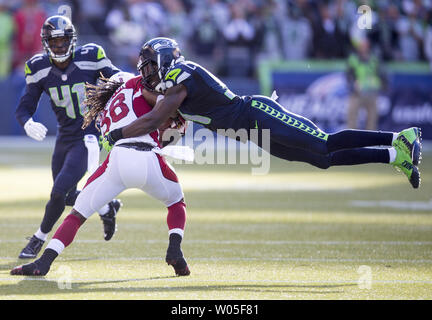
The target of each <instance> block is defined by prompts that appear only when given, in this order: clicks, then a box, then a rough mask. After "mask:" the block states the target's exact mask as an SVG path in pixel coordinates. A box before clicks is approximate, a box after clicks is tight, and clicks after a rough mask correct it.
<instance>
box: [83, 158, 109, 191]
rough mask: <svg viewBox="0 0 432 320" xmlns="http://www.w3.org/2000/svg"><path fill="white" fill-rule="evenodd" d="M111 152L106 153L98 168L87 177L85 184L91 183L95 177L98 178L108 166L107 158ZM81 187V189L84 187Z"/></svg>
mask: <svg viewBox="0 0 432 320" xmlns="http://www.w3.org/2000/svg"><path fill="white" fill-rule="evenodd" d="M110 155H111V153H108V156H107V158H106V159H105V161H104V162H103V163H102V164H101V165H100V166H99V168H97V169H96V171H95V172H94V173H93V174H92V175H91V176H90V177H89V178H88V180H87V182H86V184H85V186H84V188H85V187H87V185H88V184H90V183H92V182H93V181H95V180H96V179H97V178H99V177H100V176H101V175H102V174H103V173H104V172H105V171H106V168H107V166H108V163H109V158H110ZM84 188H83V189H84Z"/></svg>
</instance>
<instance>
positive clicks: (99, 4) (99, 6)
mask: <svg viewBox="0 0 432 320" xmlns="http://www.w3.org/2000/svg"><path fill="white" fill-rule="evenodd" d="M77 1H78V6H79V15H80V16H79V25H80V34H81V35H102V36H106V35H107V30H106V28H105V16H106V14H107V10H108V8H107V1H106V0H92V1H89V0H77Z"/></svg>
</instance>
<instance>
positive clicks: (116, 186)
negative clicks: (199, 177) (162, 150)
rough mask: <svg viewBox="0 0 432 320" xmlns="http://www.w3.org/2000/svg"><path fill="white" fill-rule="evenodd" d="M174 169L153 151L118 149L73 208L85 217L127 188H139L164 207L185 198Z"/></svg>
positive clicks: (91, 180) (90, 182) (116, 147)
mask: <svg viewBox="0 0 432 320" xmlns="http://www.w3.org/2000/svg"><path fill="white" fill-rule="evenodd" d="M176 180H177V176H176V175H175V171H174V169H173V168H172V167H171V166H170V165H169V164H168V163H166V162H165V160H164V159H163V158H162V157H161V156H160V155H157V154H156V153H154V152H153V151H138V150H135V149H130V148H125V147H119V146H115V147H114V148H113V149H112V151H111V152H110V154H109V155H108V157H107V159H106V160H105V162H104V163H103V164H101V165H100V166H99V168H98V169H97V170H96V171H95V172H94V174H93V175H92V176H90V178H89V179H88V181H87V184H86V186H85V187H84V188H83V190H82V191H81V193H80V194H79V196H78V198H77V199H76V201H75V205H74V209H75V210H76V211H78V212H79V213H80V214H81V215H83V216H84V217H85V218H89V217H90V216H91V215H92V214H93V213H94V212H96V211H97V210H99V209H100V208H102V207H103V206H104V205H105V204H107V203H108V202H110V201H111V200H112V199H114V198H115V197H116V196H117V195H118V194H119V193H121V192H122V191H124V190H125V189H130V188H138V189H141V190H142V191H144V192H146V193H147V194H149V195H151V196H152V197H154V198H156V199H157V200H159V201H161V202H162V203H163V204H165V206H166V207H169V206H171V205H173V204H174V203H177V202H179V201H180V200H181V199H182V198H183V197H184V195H183V191H182V188H181V186H180V183H178V182H176Z"/></svg>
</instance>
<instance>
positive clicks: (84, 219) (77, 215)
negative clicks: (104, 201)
mask: <svg viewBox="0 0 432 320" xmlns="http://www.w3.org/2000/svg"><path fill="white" fill-rule="evenodd" d="M70 214H72V215H74V216H76V217H77V218H78V219H80V222H81V224H83V223H84V222H86V220H87V218H86V217H84V216H83V215H82V214H81V213H79V212H78V211H77V210H75V209H72V211H71V213H70Z"/></svg>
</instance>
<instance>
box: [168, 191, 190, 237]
mask: <svg viewBox="0 0 432 320" xmlns="http://www.w3.org/2000/svg"><path fill="white" fill-rule="evenodd" d="M167 224H168V230H169V231H168V234H169V235H171V234H179V235H180V236H181V237H183V235H184V228H185V224H186V204H185V203H184V202H183V200H182V201H179V202H177V203H175V204H173V205H171V206H169V207H168V215H167Z"/></svg>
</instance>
